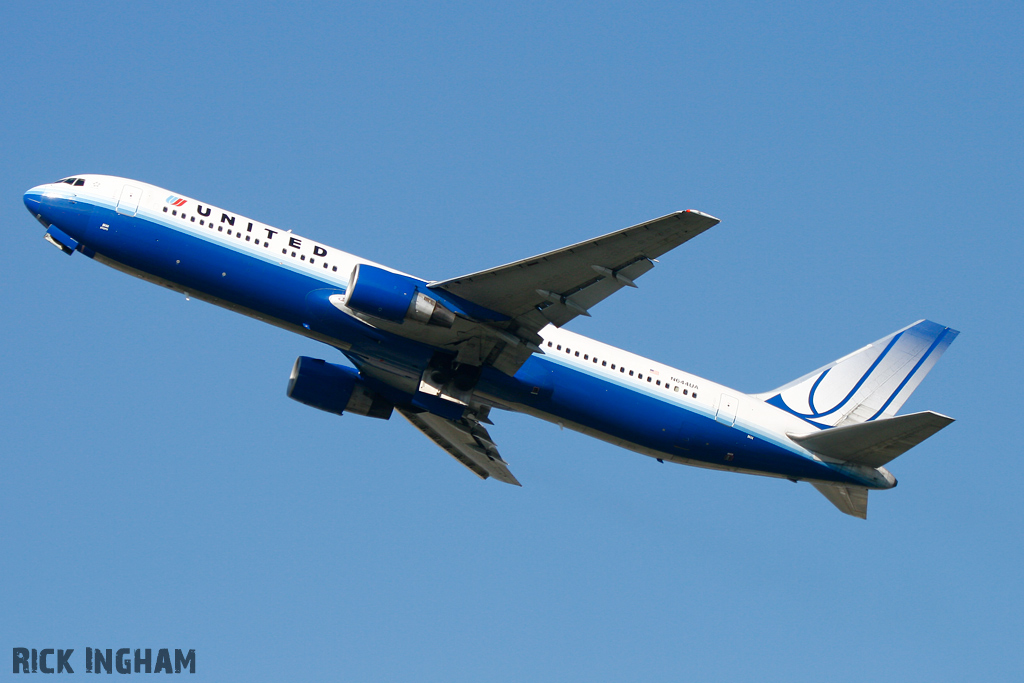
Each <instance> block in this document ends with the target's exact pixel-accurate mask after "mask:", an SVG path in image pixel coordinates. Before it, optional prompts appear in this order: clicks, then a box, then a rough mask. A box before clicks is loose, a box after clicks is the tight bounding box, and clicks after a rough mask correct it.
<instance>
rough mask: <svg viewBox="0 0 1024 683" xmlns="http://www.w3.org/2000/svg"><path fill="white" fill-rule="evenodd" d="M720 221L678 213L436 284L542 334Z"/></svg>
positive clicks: (585, 312) (434, 285)
mask: <svg viewBox="0 0 1024 683" xmlns="http://www.w3.org/2000/svg"><path fill="white" fill-rule="evenodd" d="M718 222H719V221H718V219H717V218H714V217H713V216H709V215H707V214H705V213H701V212H700V211H678V212H676V213H672V214H669V215H667V216H663V217H661V218H656V219H654V220H652V221H648V222H646V223H641V224H639V225H634V226H633V227H631V228H626V229H625V230H617V231H615V232H612V233H608V234H607V235H603V236H601V237H595V238H593V239H590V240H586V241H584V242H580V243H578V244H573V245H571V246H568V247H565V248H563V249H557V250H555V251H549V252H547V253H545V254H540V255H538V256H534V257H532V258H528V259H523V260H521V261H515V262H514V263H509V264H507V265H504V266H499V267H497V268H491V269H489V270H482V271H480V272H477V273H472V274H470V275H463V276H462V277H457V278H452V279H450V280H443V281H441V282H435V283H432V284H431V285H430V288H431V289H441V290H444V291H446V292H449V293H451V294H454V295H456V296H458V297H460V298H462V299H466V300H467V301H471V302H473V303H475V304H478V305H480V306H483V307H485V308H488V309H490V310H492V311H496V312H498V313H502V314H504V315H507V316H509V317H510V318H512V319H513V320H514V321H516V323H518V327H517V331H518V329H519V328H526V330H529V331H530V332H533V333H536V332H537V331H539V330H541V329H543V328H544V327H545V326H546V325H548V324H549V323H551V324H554V325H557V326H561V325H564V324H565V323H567V322H569V321H570V320H572V319H573V318H575V317H576V316H577V315H590V313H589V309H590V308H591V307H592V306H593V305H594V304H597V303H598V302H600V301H602V300H604V299H605V298H606V297H608V296H610V295H611V294H613V293H615V292H617V291H618V290H620V289H622V288H623V287H635V286H636V285H635V284H633V281H634V280H636V278H638V277H640V276H641V275H643V274H644V273H646V272H647V271H649V270H650V269H651V268H653V267H654V264H653V263H652V262H651V261H652V259H656V258H658V257H659V256H661V255H662V254H664V253H666V252H668V251H669V250H671V249H674V248H675V247H678V246H679V245H680V244H682V243H683V242H686V241H687V240H690V239H693V238H694V237H696V236H697V235H699V234H700V233H702V232H704V231H705V230H707V229H708V228H710V227H712V226H714V225H716V224H717V223H718Z"/></svg>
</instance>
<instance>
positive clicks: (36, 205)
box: [22, 185, 50, 228]
mask: <svg viewBox="0 0 1024 683" xmlns="http://www.w3.org/2000/svg"><path fill="white" fill-rule="evenodd" d="M43 187H44V186H43V185H38V186H36V187H33V188H32V189H31V190H29V191H28V192H26V193H25V195H24V196H23V197H22V201H24V202H25V208H26V209H28V212H29V213H30V214H32V216H33V217H34V218H35V219H36V220H37V221H39V222H40V223H42V224H43V227H47V228H48V227H50V225H49V223H48V222H47V221H45V220H44V219H43V217H42V213H43Z"/></svg>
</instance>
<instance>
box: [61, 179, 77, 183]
mask: <svg viewBox="0 0 1024 683" xmlns="http://www.w3.org/2000/svg"><path fill="white" fill-rule="evenodd" d="M76 180H78V178H65V179H64V180H62V181H61V182H62V183H67V184H68V185H74V184H75V181H76Z"/></svg>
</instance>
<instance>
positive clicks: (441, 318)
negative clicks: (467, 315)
mask: <svg viewBox="0 0 1024 683" xmlns="http://www.w3.org/2000/svg"><path fill="white" fill-rule="evenodd" d="M419 284H421V283H420V282H419V281H418V280H415V279H414V278H411V277H409V276H407V275H399V274H398V273H392V272H391V271H390V270H384V269H383V268H378V267H377V266H371V265H368V264H366V263H360V264H357V265H356V267H355V268H354V269H353V270H352V276H351V277H350V278H349V286H348V290H347V291H346V293H345V305H346V306H348V307H349V308H351V309H352V310H354V311H359V312H360V313H365V314H366V315H371V316H373V317H375V318H383V319H384V320H389V321H391V322H395V323H401V322H404V321H406V320H414V321H416V322H420V323H424V324H426V325H437V326H439V327H451V326H452V324H453V323H454V322H455V314H454V313H453V312H452V311H450V310H448V309H447V308H445V307H444V305H443V304H441V303H440V302H439V301H437V300H436V299H434V298H432V297H429V296H427V295H426V294H424V293H423V292H420V291H419V290H418V289H417V285H419Z"/></svg>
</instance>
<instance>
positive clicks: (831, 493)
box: [811, 481, 868, 519]
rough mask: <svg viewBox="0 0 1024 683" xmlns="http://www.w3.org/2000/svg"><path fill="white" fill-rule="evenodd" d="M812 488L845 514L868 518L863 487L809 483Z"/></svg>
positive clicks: (866, 495) (866, 494)
mask: <svg viewBox="0 0 1024 683" xmlns="http://www.w3.org/2000/svg"><path fill="white" fill-rule="evenodd" d="M811 483H812V484H814V488H816V489H818V491H820V492H821V495H823V496H825V497H826V498H828V500H829V502H830V503H832V504H833V505H835V506H836V507H837V508H839V511H840V512H845V513H846V514H848V515H853V516H854V517H860V518H861V519H867V518H868V490H867V489H866V488H864V487H863V486H849V485H847V484H826V483H825V482H817V481H815V482H811Z"/></svg>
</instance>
